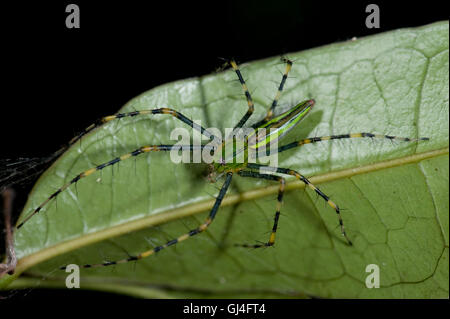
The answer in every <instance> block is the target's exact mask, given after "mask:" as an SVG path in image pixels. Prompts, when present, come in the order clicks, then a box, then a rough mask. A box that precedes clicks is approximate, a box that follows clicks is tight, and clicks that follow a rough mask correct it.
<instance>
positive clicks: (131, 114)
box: [62, 108, 214, 151]
mask: <svg viewBox="0 0 450 319" xmlns="http://www.w3.org/2000/svg"><path fill="white" fill-rule="evenodd" d="M155 114H166V115H171V116H173V117H175V118H177V119H179V120H180V121H182V122H184V123H185V124H187V125H189V126H190V127H192V128H193V129H195V130H198V131H199V132H200V133H202V134H204V135H205V136H206V137H208V138H210V139H213V138H214V135H213V134H211V133H210V132H209V131H208V130H206V129H205V128H203V127H202V126H200V125H198V124H196V123H194V122H193V121H192V120H190V119H189V118H188V117H186V116H185V115H183V114H181V113H180V112H178V111H175V110H173V109H170V108H158V109H152V110H141V111H133V112H128V113H118V114H115V115H108V116H105V117H102V118H101V119H99V120H98V121H96V122H95V123H93V124H91V125H90V126H88V127H87V128H85V129H84V130H83V131H82V132H80V133H79V134H78V135H77V136H75V137H74V138H72V139H71V140H70V141H69V143H68V144H67V145H66V146H64V147H63V148H62V150H63V151H64V150H66V149H67V148H68V147H70V146H72V145H73V144H75V143H76V142H77V141H79V140H80V139H81V138H82V137H83V136H84V135H86V134H88V133H89V132H91V131H92V130H94V129H96V128H98V127H100V126H102V125H103V124H106V123H108V122H111V121H113V120H118V119H122V118H125V117H136V116H142V115H155Z"/></svg>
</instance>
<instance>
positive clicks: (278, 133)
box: [17, 58, 428, 269]
mask: <svg viewBox="0 0 450 319" xmlns="http://www.w3.org/2000/svg"><path fill="white" fill-rule="evenodd" d="M282 61H283V62H284V63H285V64H286V69H285V72H284V74H283V76H282V79H281V83H280V85H279V87H278V91H277V93H276V96H275V98H274V100H273V102H272V105H271V106H270V108H269V110H268V112H267V115H266V116H265V118H264V119H263V120H261V121H259V122H258V123H256V124H255V125H253V126H252V127H253V128H254V132H255V133H254V135H253V137H255V136H257V137H258V138H257V139H256V142H255V141H254V140H255V139H254V138H253V139H252V136H249V137H248V138H247V139H246V142H245V144H244V150H246V149H248V148H253V149H258V148H264V147H265V146H267V145H268V144H270V143H272V142H273V141H274V140H277V141H278V140H279V139H281V138H282V137H283V136H284V135H285V134H286V133H287V132H288V131H290V130H291V129H292V128H293V127H295V126H296V125H297V124H298V123H300V121H301V120H302V119H303V118H304V117H305V116H306V115H307V114H308V113H309V111H310V110H311V109H312V107H313V106H314V104H315V101H314V100H313V99H310V100H306V101H303V102H301V103H299V104H297V105H295V106H294V107H293V108H291V109H289V110H288V111H286V112H284V113H282V114H280V115H278V116H275V113H274V112H275V109H276V107H277V103H278V100H279V98H280V95H281V92H282V91H283V87H284V85H285V83H286V80H287V78H288V74H289V71H290V70H291V67H292V61H290V60H288V59H285V58H283V59H282ZM229 64H230V65H231V67H232V68H233V70H234V72H235V73H236V75H237V77H238V79H239V82H240V84H241V85H242V88H243V90H244V94H245V97H246V100H247V104H248V110H247V112H246V113H245V115H244V116H243V117H242V118H241V120H240V121H239V122H238V124H237V125H236V126H235V127H234V129H235V130H237V129H240V128H242V127H243V126H244V124H245V123H246V122H247V120H248V119H249V118H250V116H251V115H252V113H253V111H254V104H253V100H252V97H251V94H250V92H249V90H248V88H247V85H246V83H245V81H244V79H243V77H242V74H241V72H240V70H239V68H238V66H237V64H236V62H235V61H234V60H231V61H230V62H229ZM155 114H166V115H170V116H173V117H174V118H176V119H178V120H180V121H182V122H183V123H185V124H187V125H188V126H190V127H192V128H193V129H195V130H197V131H199V132H200V133H201V134H203V135H204V136H206V137H207V138H209V139H211V140H214V139H215V138H216V137H215V136H214V135H213V134H212V133H211V132H209V131H208V130H206V129H205V128H203V127H202V126H200V125H198V124H196V123H194V122H193V121H192V120H190V119H189V118H187V117H186V116H184V115H183V114H181V113H179V112H177V111H175V110H173V109H169V108H158V109H152V110H141V111H134V112H129V113H120V114H116V115H111V116H106V117H103V118H101V119H100V120H98V121H97V122H95V123H94V124H92V125H91V126H89V127H88V128H86V129H85V130H84V131H83V132H81V133H80V134H79V135H78V136H76V137H74V138H73V139H72V140H71V141H70V142H69V143H68V145H69V146H70V145H73V144H74V143H76V142H77V141H78V140H80V139H81V138H82V137H83V136H84V135H86V134H87V133H89V132H90V131H92V130H94V129H95V128H97V127H99V126H101V125H103V124H105V123H107V122H110V121H113V120H116V119H120V118H123V117H134V116H141V115H155ZM263 129H265V130H263ZM261 132H264V133H261ZM265 132H267V133H265ZM268 132H271V133H270V138H269V136H268V135H269V134H268ZM359 137H368V138H383V139H389V140H400V141H406V142H413V141H419V140H428V138H418V139H413V138H405V137H396V136H390V135H379V134H372V133H351V134H342V135H331V136H322V137H312V138H306V139H302V140H299V141H295V142H292V143H289V144H287V145H284V146H280V147H278V148H277V153H280V152H284V151H287V150H289V149H291V148H295V147H299V146H302V145H305V144H309V143H317V142H321V141H327V140H335V139H348V138H359ZM252 140H253V142H252ZM228 141H229V139H225V140H224V141H222V143H221V144H220V143H219V144H218V145H219V146H218V147H216V148H213V149H211V152H212V153H213V154H214V156H215V157H214V161H213V163H212V164H211V167H212V169H213V172H214V174H215V176H216V177H223V176H224V178H225V182H224V183H223V185H222V187H221V189H220V191H219V195H218V196H217V198H216V201H215V203H214V206H213V207H212V209H211V211H210V213H209V216H208V218H207V219H206V220H205V222H204V223H203V224H201V225H200V226H198V227H197V228H195V229H192V230H191V231H189V232H188V233H186V234H184V235H181V236H179V237H178V238H175V239H172V240H170V241H168V242H167V243H166V244H164V245H161V246H157V247H155V248H153V249H150V250H147V251H144V252H141V253H140V254H138V255H135V256H129V257H128V258H126V259H122V260H119V261H108V262H103V263H99V264H86V265H84V266H83V267H84V268H90V267H102V266H109V265H115V264H120V263H126V262H129V261H136V260H139V259H142V258H145V257H148V256H150V255H153V254H156V253H157V252H159V251H160V250H162V249H164V248H167V247H169V246H172V245H175V244H177V243H179V242H181V241H184V240H186V239H188V238H190V237H192V236H194V235H197V234H199V233H202V232H204V231H205V230H206V229H207V228H208V227H209V226H210V225H211V223H212V222H213V220H214V218H215V217H216V214H217V211H218V210H219V207H220V205H221V203H222V200H223V198H224V196H225V194H226V192H227V190H228V188H229V186H230V183H231V180H232V178H233V176H234V175H235V174H237V175H239V176H241V177H252V178H259V179H266V180H271V181H276V182H278V183H279V190H278V197H277V205H276V210H275V217H274V223H273V227H272V231H271V234H270V236H269V239H268V241H267V242H265V243H261V244H243V245H238V246H241V247H249V248H260V247H269V246H273V245H274V244H275V236H276V232H277V227H278V220H279V217H280V210H281V205H282V200H283V193H284V189H285V184H286V181H285V178H284V177H282V176H279V175H285V176H294V177H296V178H297V179H299V180H301V181H302V182H304V183H305V184H306V186H308V187H309V188H310V189H312V190H313V191H314V192H316V193H317V194H318V195H319V196H320V197H321V198H322V199H323V200H325V202H326V203H328V205H329V206H330V207H331V208H332V209H333V210H334V211H335V212H336V214H337V217H338V221H339V226H340V229H341V233H342V235H343V237H344V238H345V240H346V241H347V243H348V244H349V245H352V242H351V241H350V239H349V237H348V236H347V233H346V232H345V228H344V223H343V220H342V217H341V210H340V209H339V206H338V205H337V204H335V203H334V202H333V201H331V200H330V198H329V197H328V196H327V195H325V194H324V193H323V192H322V191H321V190H320V189H319V188H317V187H316V186H314V185H313V184H311V182H310V181H309V180H308V179H307V178H306V177H305V176H303V175H302V174H300V173H299V172H296V171H294V170H291V169H288V168H281V167H270V166H266V165H262V164H257V163H251V162H250V161H249V160H248V155H247V156H245V157H244V161H243V162H240V163H236V161H235V157H236V153H233V154H234V155H233V156H232V157H231V158H229V160H228V159H227V160H223V159H222V158H223V157H222V156H217V154H222V153H223V149H224V145H226V144H228ZM199 147H200V149H204V148H205V147H206V146H205V145H200V146H199ZM195 148H196V147H195V146H193V145H182V146H181V149H182V150H188V151H193V150H194V149H195ZM174 149H180V145H178V146H175V145H149V146H143V147H140V148H138V149H136V150H135V151H133V152H130V153H127V154H124V155H122V156H119V157H116V158H114V159H113V160H111V161H109V162H106V163H104V164H101V165H98V166H96V167H93V168H90V169H88V170H86V171H84V172H82V173H80V174H78V175H77V176H75V177H74V178H73V179H72V180H71V181H69V182H68V183H66V184H65V185H63V186H61V187H60V188H59V189H58V190H57V191H55V192H54V193H53V194H51V195H50V197H48V198H47V199H46V200H45V201H44V202H43V203H42V204H40V205H39V206H38V207H37V208H36V209H35V210H34V211H33V212H31V213H30V214H29V215H28V216H26V217H25V218H24V219H23V220H22V221H21V223H20V224H19V225H18V226H17V228H20V227H22V226H23V225H24V224H25V223H26V222H27V221H28V220H29V219H30V218H31V217H33V216H34V215H35V214H37V213H39V212H40V211H41V209H42V208H43V207H44V206H45V205H47V203H49V202H50V201H51V200H52V199H54V198H55V197H57V196H58V194H59V193H61V192H63V191H64V190H66V189H67V188H68V187H69V186H70V185H72V184H74V183H76V182H78V181H79V180H80V179H82V178H85V177H87V176H89V175H92V174H93V173H95V172H97V171H100V170H102V169H104V168H105V167H108V166H112V165H114V164H116V163H118V162H120V161H124V160H126V159H129V158H132V157H135V156H138V155H140V154H143V153H147V152H154V151H171V150H174ZM261 171H263V172H264V173H261ZM266 172H267V173H266ZM214 180H215V178H214ZM62 269H65V267H62Z"/></svg>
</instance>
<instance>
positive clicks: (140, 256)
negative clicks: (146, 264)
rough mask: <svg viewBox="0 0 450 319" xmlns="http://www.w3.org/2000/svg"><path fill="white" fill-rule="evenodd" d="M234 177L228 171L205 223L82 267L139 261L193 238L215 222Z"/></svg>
mask: <svg viewBox="0 0 450 319" xmlns="http://www.w3.org/2000/svg"><path fill="white" fill-rule="evenodd" d="M232 177H233V173H231V172H228V173H227V177H226V180H225V182H224V183H223V185H222V188H221V189H220V192H219V195H218V196H217V199H216V201H215V203H214V206H213V208H212V209H211V211H210V213H209V216H208V218H206V220H205V222H204V223H203V224H201V225H200V226H198V227H197V228H195V229H192V230H191V231H189V232H188V233H186V234H184V235H181V236H179V237H178V238H175V239H172V240H169V241H168V242H167V243H165V244H164V245H161V246H157V247H155V248H153V249H150V250H147V251H144V252H142V253H140V254H138V255H137V256H131V257H128V258H126V259H122V260H119V261H107V262H104V263H100V264H86V265H83V266H82V268H97V267H105V266H111V265H117V264H124V263H127V262H130V261H137V260H140V259H143V258H147V257H149V256H151V255H154V254H156V253H158V252H159V251H161V250H163V249H165V248H167V247H169V246H173V245H175V244H178V243H179V242H181V241H184V240H186V239H188V238H191V237H192V236H195V235H198V234H200V233H202V232H204V231H205V230H206V229H207V228H208V227H209V225H211V223H212V222H213V220H214V218H215V216H216V213H217V211H218V210H219V207H220V205H221V203H222V200H223V198H224V197H225V194H226V192H227V190H228V187H229V186H230V183H231V178H232ZM60 269H61V270H65V269H66V266H64V267H61V268H60Z"/></svg>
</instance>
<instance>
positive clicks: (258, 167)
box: [247, 163, 352, 246]
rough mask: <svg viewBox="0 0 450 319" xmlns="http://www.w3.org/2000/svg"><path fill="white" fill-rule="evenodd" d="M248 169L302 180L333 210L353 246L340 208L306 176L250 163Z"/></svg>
mask: <svg viewBox="0 0 450 319" xmlns="http://www.w3.org/2000/svg"><path fill="white" fill-rule="evenodd" d="M247 167H248V168H250V169H259V170H262V171H264V172H266V171H267V172H272V173H279V174H284V175H290V176H295V177H296V178H297V179H299V180H301V181H302V182H303V183H305V184H306V185H307V186H308V187H309V188H310V189H312V190H313V191H315V192H316V193H317V195H319V196H320V197H322V198H323V199H324V200H325V201H326V202H327V204H328V205H329V206H330V207H331V208H333V209H334V210H335V212H336V214H337V216H338V219H339V225H340V227H341V233H342V235H343V236H344V238H345V239H346V240H347V243H348V244H349V245H350V246H351V245H352V242H351V241H350V239H349V238H348V236H347V233H346V232H345V228H344V222H343V220H342V216H341V210H340V208H339V206H338V205H337V204H335V203H334V202H333V201H331V200H330V198H329V197H328V196H327V195H325V194H324V193H323V192H322V191H321V190H320V189H319V188H317V187H316V186H314V185H313V184H312V183H311V182H310V181H309V180H308V179H307V178H306V177H305V176H303V175H302V174H300V173H299V172H296V171H294V170H291V169H289V168H281V167H271V166H266V165H261V164H255V163H248V164H247Z"/></svg>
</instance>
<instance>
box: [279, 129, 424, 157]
mask: <svg viewBox="0 0 450 319" xmlns="http://www.w3.org/2000/svg"><path fill="white" fill-rule="evenodd" d="M363 137H365V138H371V139H372V138H378V139H388V140H391V141H402V142H418V141H429V140H430V138H428V137H419V138H409V137H399V136H393V135H383V134H374V133H366V132H363V133H350V134H339V135H329V136H318V137H309V138H305V139H303V140H299V141H295V142H292V143H289V144H286V145H283V146H280V147H279V148H278V152H283V151H286V150H289V149H291V148H294V147H298V146H302V145H305V144H313V143H318V142H323V141H331V140H340V139H349V138H363Z"/></svg>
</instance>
